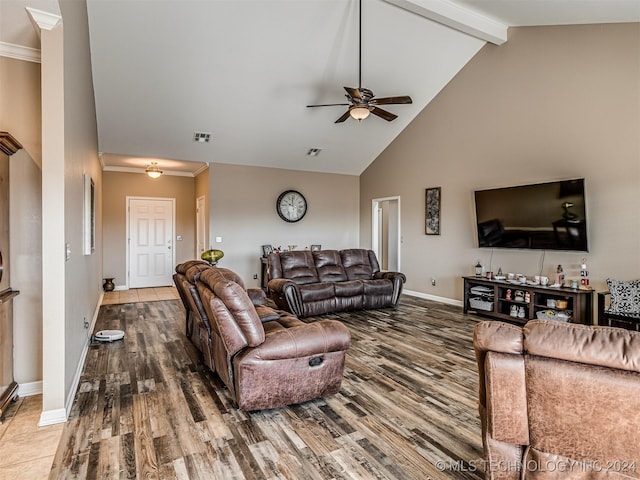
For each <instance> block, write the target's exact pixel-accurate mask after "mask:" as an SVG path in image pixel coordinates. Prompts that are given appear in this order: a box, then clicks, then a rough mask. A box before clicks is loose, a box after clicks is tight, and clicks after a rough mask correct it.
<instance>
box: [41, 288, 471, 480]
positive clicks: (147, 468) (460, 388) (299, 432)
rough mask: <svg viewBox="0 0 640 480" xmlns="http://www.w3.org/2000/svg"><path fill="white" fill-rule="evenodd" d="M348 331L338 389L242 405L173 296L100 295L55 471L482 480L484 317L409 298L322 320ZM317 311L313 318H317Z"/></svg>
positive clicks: (59, 475)
mask: <svg viewBox="0 0 640 480" xmlns="http://www.w3.org/2000/svg"><path fill="white" fill-rule="evenodd" d="M327 317H328V318H334V319H338V320H340V321H342V322H343V323H344V324H345V325H346V326H347V327H348V328H349V330H350V331H351V335H352V346H351V348H350V349H349V351H348V354H347V361H346V367H345V372H344V380H343V383H342V388H341V390H340V392H339V393H338V394H337V395H334V396H329V397H326V398H324V399H319V400H314V401H311V402H307V403H304V404H301V405H294V406H290V407H284V408H279V409H274V410H267V411H261V412H251V413H247V412H242V411H240V410H238V409H236V408H235V407H234V404H233V401H232V400H231V397H230V396H229V394H228V392H227V390H226V388H225V387H224V385H223V384H222V383H221V382H220V380H219V379H218V378H217V377H216V376H215V375H213V374H211V373H210V372H209V371H208V370H207V369H206V368H204V367H202V366H201V364H200V362H199V358H198V352H197V351H196V350H195V349H194V348H193V346H192V345H191V344H190V342H189V341H188V340H187V339H186V337H185V336H184V333H183V331H184V328H183V322H184V311H183V309H182V306H181V304H180V302H179V301H159V302H153V303H127V304H121V305H104V306H102V307H101V309H100V313H99V317H98V321H97V324H96V330H101V329H122V330H124V331H125V332H126V336H125V339H124V340H122V341H118V342H114V343H111V344H98V345H95V346H92V347H90V348H89V353H88V355H87V360H86V364H85V368H84V371H83V374H82V377H81V382H80V386H79V388H78V393H77V395H76V398H75V401H74V404H73V408H72V411H71V415H70V420H69V422H68V423H67V424H66V426H65V428H64V431H63V433H62V439H61V441H60V444H59V447H58V450H57V453H56V456H55V459H54V463H53V467H52V470H51V473H50V476H49V478H50V479H56V480H57V479H76V478H77V479H116V478H118V479H120V478H123V479H124V478H138V479H142V478H144V479H158V480H160V479H162V480H164V479H250V480H253V479H290V480H300V479H309V480H325V479H398V480H400V479H402V480H409V479H420V480H428V479H433V480H440V479H480V478H482V472H481V471H480V470H481V458H482V442H481V438H480V422H479V419H478V415H477V388H478V383H477V370H476V366H475V357H474V354H473V349H472V330H473V326H474V325H475V323H476V318H475V317H472V316H466V315H463V314H462V311H461V309H460V308H457V307H452V306H448V305H444V304H440V303H435V302H430V301H426V300H421V299H417V298H413V297H408V296H403V297H402V299H401V302H400V304H399V305H398V306H397V307H396V308H393V309H382V310H376V311H367V312H355V313H341V314H333V315H327V316H323V317H322V318H327ZM312 320H313V319H310V321H312Z"/></svg>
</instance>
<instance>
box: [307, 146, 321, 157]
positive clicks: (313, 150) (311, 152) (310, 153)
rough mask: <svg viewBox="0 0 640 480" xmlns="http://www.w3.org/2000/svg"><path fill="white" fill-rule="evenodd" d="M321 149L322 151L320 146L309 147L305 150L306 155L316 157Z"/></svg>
mask: <svg viewBox="0 0 640 480" xmlns="http://www.w3.org/2000/svg"><path fill="white" fill-rule="evenodd" d="M321 151H322V149H321V148H310V149H309V151H308V152H307V156H308V157H317V156H318V155H320V152H321Z"/></svg>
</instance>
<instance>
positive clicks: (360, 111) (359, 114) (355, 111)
mask: <svg viewBox="0 0 640 480" xmlns="http://www.w3.org/2000/svg"><path fill="white" fill-rule="evenodd" d="M370 113H371V110H369V109H368V108H367V107H363V106H359V105H356V106H354V107H351V108H350V109H349V115H351V118H355V119H356V120H358V121H361V120H364V119H365V118H367V117H368V116H369V114H370Z"/></svg>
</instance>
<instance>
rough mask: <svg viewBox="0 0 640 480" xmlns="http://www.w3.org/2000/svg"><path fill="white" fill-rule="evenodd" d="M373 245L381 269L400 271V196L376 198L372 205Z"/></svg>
mask: <svg viewBox="0 0 640 480" xmlns="http://www.w3.org/2000/svg"><path fill="white" fill-rule="evenodd" d="M371 212H372V218H371V225H372V229H371V245H372V247H371V248H372V250H373V251H374V252H375V254H376V256H377V257H378V261H379V262H380V269H382V270H390V271H394V272H399V271H400V243H401V239H402V236H401V233H400V197H384V198H374V199H373V200H372V206H371Z"/></svg>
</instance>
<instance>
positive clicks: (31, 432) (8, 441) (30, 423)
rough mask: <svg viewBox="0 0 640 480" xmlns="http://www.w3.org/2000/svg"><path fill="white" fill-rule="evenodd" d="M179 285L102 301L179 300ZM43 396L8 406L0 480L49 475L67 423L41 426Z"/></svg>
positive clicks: (1, 427) (1, 430)
mask: <svg viewBox="0 0 640 480" xmlns="http://www.w3.org/2000/svg"><path fill="white" fill-rule="evenodd" d="M179 299H180V297H179V295H178V291H177V290H176V288H175V287H159V288H139V289H131V290H119V291H114V292H105V294H104V296H103V299H102V304H103V305H110V304H116V303H133V302H153V301H156V300H179ZM41 411H42V395H34V396H31V397H19V398H18V400H17V401H16V402H13V403H11V404H10V405H9V406H8V407H7V411H6V413H5V415H4V417H3V419H2V423H0V451H1V452H2V455H1V456H0V480H13V479H16V478H24V479H29V480H40V479H47V478H49V471H50V470H51V465H52V463H53V457H54V455H55V453H56V450H57V448H58V443H59V441H60V436H61V435H62V430H63V428H64V424H63V423H59V424H57V425H49V426H46V427H39V426H38V422H39V421H40V413H41Z"/></svg>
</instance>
